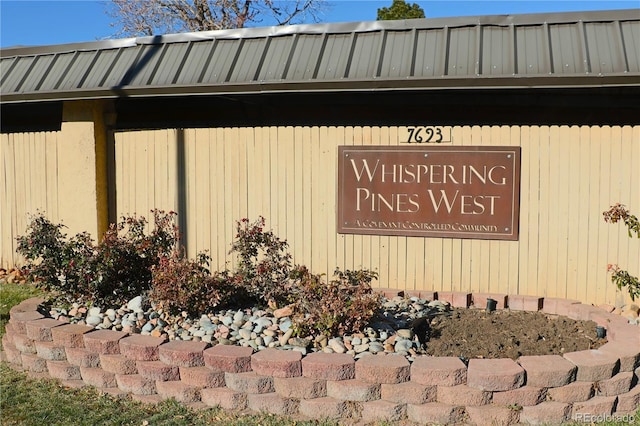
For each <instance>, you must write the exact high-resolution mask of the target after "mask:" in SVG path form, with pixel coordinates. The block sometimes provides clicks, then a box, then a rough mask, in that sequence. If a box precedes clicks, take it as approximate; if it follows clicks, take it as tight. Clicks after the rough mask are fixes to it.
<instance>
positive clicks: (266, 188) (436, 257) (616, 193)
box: [0, 126, 640, 303]
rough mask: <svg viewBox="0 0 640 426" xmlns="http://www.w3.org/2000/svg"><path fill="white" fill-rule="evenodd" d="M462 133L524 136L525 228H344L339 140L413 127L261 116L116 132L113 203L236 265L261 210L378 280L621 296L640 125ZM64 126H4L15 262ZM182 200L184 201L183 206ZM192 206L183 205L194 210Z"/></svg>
mask: <svg viewBox="0 0 640 426" xmlns="http://www.w3.org/2000/svg"><path fill="white" fill-rule="evenodd" d="M451 131H452V136H453V138H452V139H453V144H454V145H519V146H521V147H522V169H521V204H520V239H519V241H515V242H514V241H481V240H461V239H437V238H418V237H390V236H363V235H340V234H337V233H336V224H335V220H336V210H337V205H336V185H337V147H338V145H399V144H401V141H404V140H406V128H404V127H257V128H212V129H169V130H154V131H128V132H117V133H116V134H115V151H116V152H115V165H114V166H115V176H116V205H117V215H118V216H121V215H124V214H133V213H136V214H138V215H144V216H147V217H149V215H150V210H151V209H153V208H159V209H165V210H176V211H180V213H181V215H180V224H181V225H182V227H183V232H184V233H185V242H186V244H187V249H188V253H189V254H190V255H191V256H193V255H195V253H196V252H198V251H200V250H208V251H209V253H210V254H211V256H212V258H213V265H212V266H213V267H214V268H215V267H217V268H223V267H225V266H226V267H233V261H234V260H233V258H232V257H230V256H229V254H228V250H229V248H230V245H231V242H232V241H233V237H234V234H235V221H236V220H238V219H241V218H243V217H248V218H249V219H252V220H253V219H256V218H257V217H258V216H260V215H262V216H264V217H265V218H266V221H267V227H269V228H271V229H273V230H274V231H275V232H276V233H277V234H278V235H279V236H280V237H281V238H286V239H287V241H288V242H289V244H290V251H291V253H292V254H293V255H294V259H295V261H296V262H298V263H301V264H306V265H307V266H309V267H311V269H312V270H313V271H314V272H324V273H327V274H329V275H330V274H331V273H332V272H333V270H334V269H335V267H337V266H339V267H341V268H370V269H374V270H376V271H377V272H378V273H379V281H378V283H377V285H378V286H381V287H395V288H401V289H407V290H413V289H417V290H419V289H434V290H454V291H490V292H502V293H509V294H529V295H539V296H547V297H566V298H572V299H578V300H581V301H584V302H588V303H622V302H623V301H624V298H625V293H624V292H618V291H616V289H615V287H614V286H613V284H611V282H610V280H609V277H608V276H607V273H606V265H607V263H619V264H620V265H621V266H622V267H623V268H626V269H628V270H629V271H630V272H632V273H634V274H636V275H637V274H638V273H640V243H639V241H638V240H637V239H630V238H628V236H627V234H626V229H625V228H624V227H623V225H608V224H605V223H604V221H603V220H602V211H603V210H605V209H606V208H608V206H609V205H611V204H612V203H615V202H618V201H619V202H623V203H625V204H627V205H628V206H629V207H630V208H631V209H632V211H633V212H634V213H635V214H638V213H640V186H639V185H638V182H640V167H638V164H640V126H633V127H630V126H625V127H608V126H604V127H598V126H574V127H568V126H483V127H479V126H474V127H469V126H460V127H452V128H451ZM58 138H59V133H58V132H41V133H10V134H1V135H0V261H1V265H2V266H3V267H10V266H12V265H14V264H19V263H20V259H18V258H17V256H16V255H15V238H16V237H17V236H18V235H22V234H23V233H24V231H25V229H26V225H27V222H28V216H27V215H28V214H31V213H35V212H36V211H38V210H40V211H43V212H45V213H46V214H47V216H49V218H50V219H51V220H53V221H54V222H59V220H58V217H59V216H58V209H57V205H58V200H59V199H60V197H69V196H71V197H72V196H73V194H72V193H69V194H66V193H64V188H58V185H57V179H56V176H57V170H58V164H59V161H58V158H57V157H58V154H57V150H56V141H57V140H58ZM183 210H184V211H183ZM185 212H186V213H185Z"/></svg>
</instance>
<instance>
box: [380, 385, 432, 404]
mask: <svg viewBox="0 0 640 426" xmlns="http://www.w3.org/2000/svg"><path fill="white" fill-rule="evenodd" d="M437 390H438V388H437V386H432V385H421V384H419V383H416V382H412V381H409V382H404V383H395V384H385V383H383V384H382V385H380V398H381V399H384V400H385V401H391V402H397V403H405V404H416V405H419V404H424V403H426V402H436V399H437V396H438V392H437Z"/></svg>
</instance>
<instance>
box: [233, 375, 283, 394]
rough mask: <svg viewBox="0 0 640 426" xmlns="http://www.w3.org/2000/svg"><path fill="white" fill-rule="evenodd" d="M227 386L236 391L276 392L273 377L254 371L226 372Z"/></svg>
mask: <svg viewBox="0 0 640 426" xmlns="http://www.w3.org/2000/svg"><path fill="white" fill-rule="evenodd" d="M224 380H225V383H226V384H227V387H228V388H230V389H233V390H234V391H236V392H245V393H269V392H274V391H275V390H274V388H273V377H270V376H260V375H258V374H256V373H255V372H254V371H248V372H246V373H225V374H224Z"/></svg>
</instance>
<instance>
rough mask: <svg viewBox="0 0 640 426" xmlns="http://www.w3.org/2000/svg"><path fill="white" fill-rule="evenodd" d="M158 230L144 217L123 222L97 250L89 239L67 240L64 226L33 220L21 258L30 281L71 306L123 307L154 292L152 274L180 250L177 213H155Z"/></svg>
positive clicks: (24, 238) (81, 235)
mask: <svg viewBox="0 0 640 426" xmlns="http://www.w3.org/2000/svg"><path fill="white" fill-rule="evenodd" d="M152 213H153V215H154V228H153V229H152V230H151V232H150V233H148V234H147V233H146V232H145V230H146V228H147V220H146V219H145V218H144V217H140V218H136V217H123V218H122V220H121V222H119V223H118V224H112V225H111V226H110V227H109V229H108V230H107V232H106V233H105V235H104V237H103V239H102V241H101V242H100V243H99V244H98V245H95V244H94V242H93V241H92V240H91V238H90V236H89V234H87V233H85V232H83V233H79V234H77V235H75V236H73V237H71V238H69V239H67V237H66V235H65V234H63V233H62V231H61V229H62V228H63V227H64V226H63V225H60V224H58V225H56V224H53V223H51V222H50V221H49V220H48V219H47V218H45V217H44V216H43V215H42V214H38V215H36V216H34V217H33V218H32V219H31V221H30V223H29V225H28V227H27V233H26V235H24V236H21V237H18V247H17V252H18V253H19V254H21V255H22V256H24V257H25V259H26V264H25V266H24V270H25V271H26V274H27V278H28V279H29V280H30V281H33V282H36V283H37V284H38V285H40V286H41V287H43V288H44V289H45V290H47V291H50V292H53V293H55V294H56V295H57V296H59V297H60V298H62V299H63V300H65V301H67V302H75V301H85V302H89V303H93V304H99V305H122V304H124V303H126V302H127V301H128V300H129V299H131V298H133V297H135V296H138V295H141V294H143V293H145V292H147V291H148V290H150V288H151V268H152V266H153V265H154V264H156V263H157V262H158V260H159V258H160V257H161V256H166V255H169V254H170V252H171V250H172V249H173V248H174V247H175V246H176V245H177V244H178V238H179V236H178V230H177V227H176V226H175V225H174V218H175V215H176V214H175V213H174V212H169V213H165V212H163V211H160V210H153V211H152Z"/></svg>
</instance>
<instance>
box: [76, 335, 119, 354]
mask: <svg viewBox="0 0 640 426" xmlns="http://www.w3.org/2000/svg"><path fill="white" fill-rule="evenodd" d="M125 337H127V333H125V332H122V331H113V330H96V331H92V332H91V333H87V334H85V335H83V336H82V339H83V340H84V347H85V348H86V349H87V350H89V351H91V352H95V353H97V354H105V355H117V354H119V353H120V343H119V342H120V340H121V339H123V338H125Z"/></svg>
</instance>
